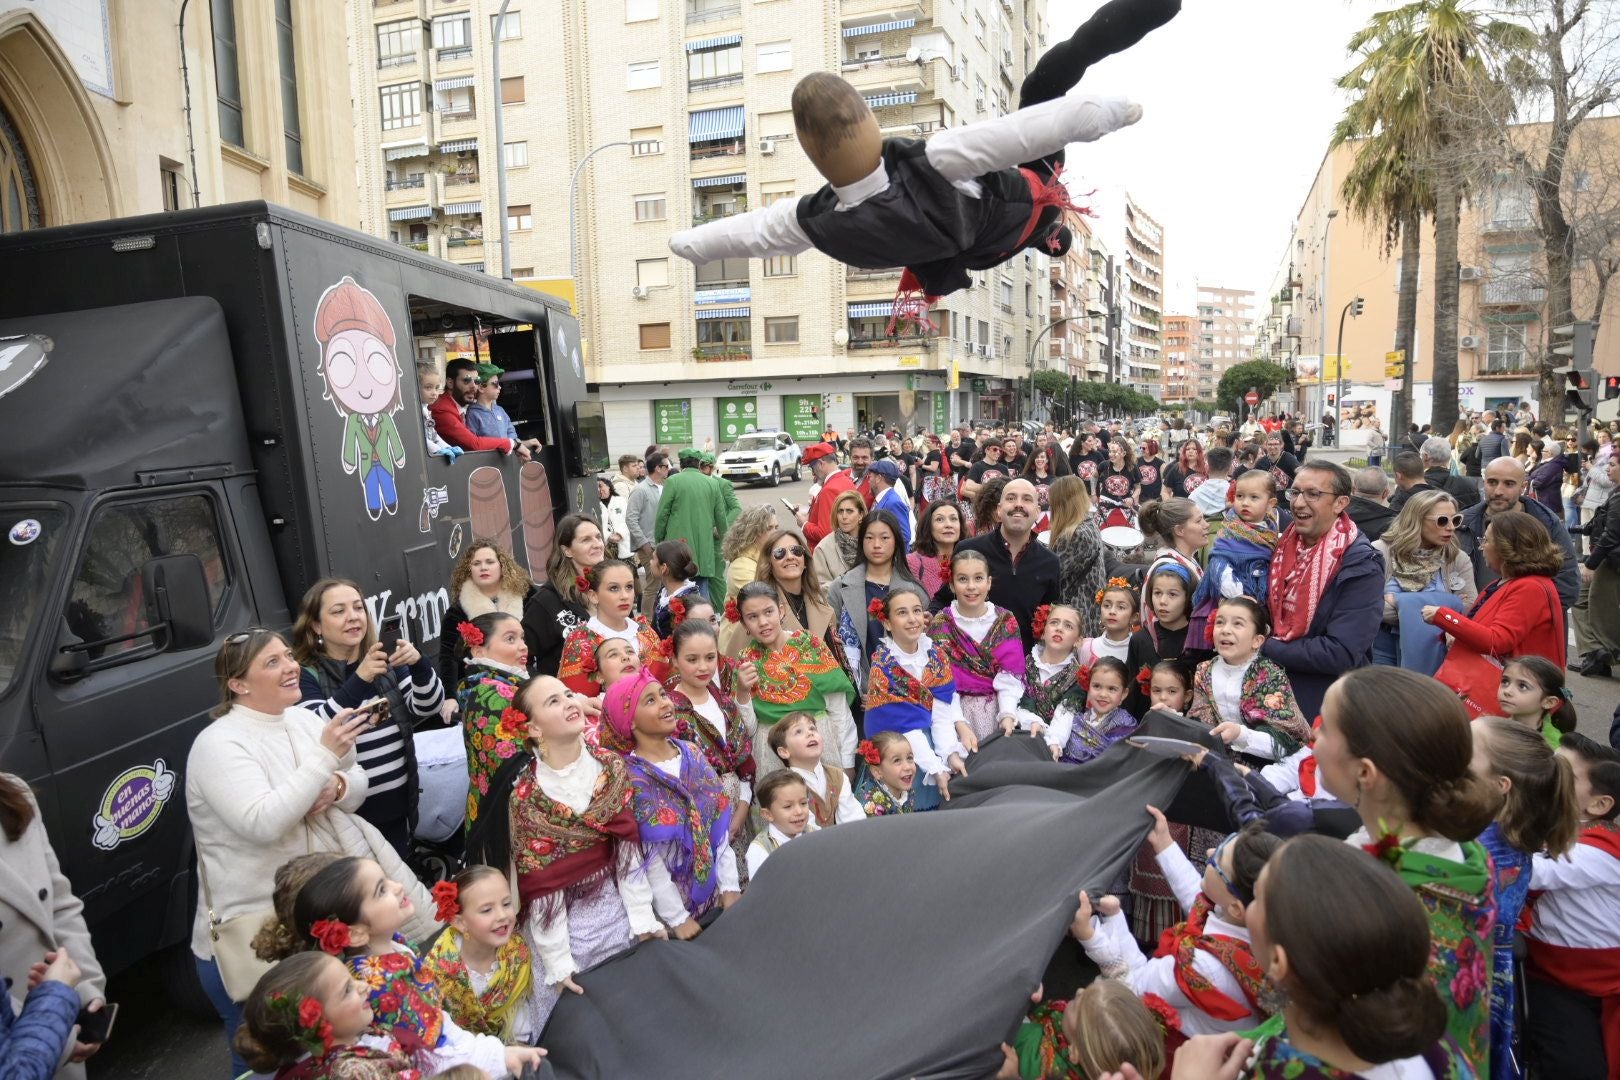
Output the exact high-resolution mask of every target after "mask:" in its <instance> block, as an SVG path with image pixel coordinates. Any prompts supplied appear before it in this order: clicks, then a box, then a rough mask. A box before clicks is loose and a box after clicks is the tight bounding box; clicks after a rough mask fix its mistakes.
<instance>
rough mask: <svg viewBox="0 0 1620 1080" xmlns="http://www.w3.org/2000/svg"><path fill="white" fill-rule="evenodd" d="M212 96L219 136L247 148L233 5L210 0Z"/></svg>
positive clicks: (234, 8) (230, 1) (234, 144)
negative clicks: (212, 69)
mask: <svg viewBox="0 0 1620 1080" xmlns="http://www.w3.org/2000/svg"><path fill="white" fill-rule="evenodd" d="M211 11H212V14H213V23H214V96H215V97H216V98H218V99H219V137H220V138H222V139H224V140H225V141H226V142H228V143H230V144H231V145H232V146H243V147H245V146H246V145H247V142H246V136H245V134H244V130H243V125H242V80H241V76H240V74H239V72H238V70H237V66H236V2H235V0H212V7H211Z"/></svg>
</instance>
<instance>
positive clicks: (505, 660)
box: [456, 611, 529, 832]
mask: <svg viewBox="0 0 1620 1080" xmlns="http://www.w3.org/2000/svg"><path fill="white" fill-rule="evenodd" d="M457 632H458V633H459V634H460V635H461V639H462V640H463V641H464V642H466V644H467V647H468V649H470V650H471V654H472V655H471V656H470V658H469V659H468V660H467V675H466V677H465V678H463V679H462V680H461V685H460V686H459V687H457V688H456V704H457V706H458V711H457V713H456V715H457V716H458V717H460V719H461V732H462V736H463V737H464V738H465V739H466V742H467V820H466V829H467V831H468V832H471V831H472V828H473V824H474V822H476V821H477V820H478V810H479V807H480V806H481V805H482V803H483V801H484V797H485V796H486V795H488V794H489V781H490V778H491V777H492V776H494V775H495V770H496V769H499V768H500V767H501V764H502V763H503V762H505V761H506V760H507V759H508V758H510V757H512V756H513V755H514V754H516V753H517V752H518V750H519V749H520V747H521V744H520V743H519V742H518V741H516V740H514V739H511V738H508V737H506V736H505V735H503V734H502V728H501V716H502V714H504V713H505V712H506V710H507V709H508V708H510V707H511V705H512V699H513V697H515V696H516V694H517V691H518V688H519V687H521V686H522V685H523V684H524V683H525V682H527V681H528V678H529V668H528V664H529V646H528V645H527V644H525V643H524V640H523V624H522V623H521V622H520V621H518V618H517V616H516V615H508V614H506V613H504V612H500V611H492V612H489V613H487V614H484V615H480V616H478V617H477V618H476V619H474V620H473V621H472V622H465V623H462V624H461V625H460V626H459V627H457Z"/></svg>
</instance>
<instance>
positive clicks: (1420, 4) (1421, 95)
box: [1340, 0, 1533, 431]
mask: <svg viewBox="0 0 1620 1080" xmlns="http://www.w3.org/2000/svg"><path fill="white" fill-rule="evenodd" d="M1532 42H1533V35H1531V34H1530V33H1529V32H1528V31H1527V30H1525V28H1524V27H1522V26H1520V25H1517V24H1515V23H1512V22H1508V21H1506V20H1503V19H1497V18H1493V17H1491V16H1490V15H1489V14H1487V13H1485V12H1484V11H1482V10H1480V0H1411V2H1409V3H1407V4H1404V5H1402V6H1401V7H1398V8H1395V9H1393V10H1390V11H1381V12H1378V13H1377V14H1375V15H1374V16H1373V17H1372V19H1371V20H1370V21H1369V22H1368V23H1367V25H1366V26H1365V27H1363V28H1362V29H1361V30H1360V31H1358V32H1357V33H1356V34H1355V35H1354V36H1353V37H1351V39H1350V49H1351V51H1352V52H1355V53H1359V54H1360V60H1359V61H1358V62H1357V63H1356V65H1355V66H1354V67H1353V68H1351V70H1350V71H1349V72H1347V73H1346V74H1345V76H1344V78H1343V79H1341V80H1340V85H1341V86H1349V87H1351V88H1353V89H1355V90H1357V91H1358V92H1359V94H1360V99H1359V100H1358V102H1357V103H1356V105H1357V106H1359V107H1360V108H1361V110H1362V111H1361V112H1360V113H1359V119H1360V121H1361V122H1363V123H1366V122H1369V121H1370V122H1371V124H1372V125H1374V133H1375V134H1387V135H1388V136H1389V139H1390V142H1389V144H1387V145H1386V146H1384V147H1383V152H1384V153H1385V154H1394V153H1396V152H1397V151H1398V152H1399V153H1400V154H1401V155H1403V156H1404V157H1405V158H1406V161H1407V162H1408V164H1407V165H1406V166H1405V168H1407V169H1410V170H1415V171H1416V172H1417V174H1418V175H1419V176H1421V177H1422V178H1423V182H1422V183H1420V185H1419V188H1420V190H1419V192H1418V194H1419V195H1421V194H1422V193H1421V188H1422V187H1426V188H1427V193H1428V197H1427V198H1417V197H1414V198H1413V199H1411V200H1409V201H1408V202H1407V203H1405V204H1397V205H1394V206H1392V205H1391V204H1389V203H1384V204H1383V209H1385V210H1388V209H1391V208H1394V209H1397V210H1399V211H1401V212H1404V213H1405V214H1406V217H1407V220H1406V222H1405V224H1411V214H1412V211H1413V209H1414V208H1418V207H1421V208H1422V209H1424V210H1427V212H1428V213H1429V214H1431V215H1432V216H1433V218H1434V247H1435V259H1434V265H1435V282H1434V335H1433V336H1434V345H1433V349H1434V412H1433V415H1432V417H1431V418H1430V423H1431V424H1432V425H1433V428H1434V430H1436V431H1447V430H1450V428H1451V427H1452V425H1453V424H1455V423H1456V419H1457V405H1458V402H1457V299H1458V296H1457V294H1458V289H1459V283H1458V277H1457V274H1458V270H1459V268H1460V262H1459V259H1458V225H1459V211H1460V207H1461V204H1462V199H1463V196H1464V195H1465V193H1466V192H1465V183H1464V170H1463V167H1462V163H1461V161H1460V158H1459V152H1460V150H1461V149H1462V146H1463V144H1464V143H1466V142H1467V140H1468V139H1469V138H1470V136H1471V133H1472V127H1471V125H1470V124H1468V123H1466V122H1465V121H1464V120H1463V117H1465V116H1467V115H1469V114H1470V113H1471V112H1477V110H1478V109H1479V107H1480V103H1481V102H1487V101H1488V102H1500V101H1503V100H1505V98H1504V96H1503V95H1501V94H1500V93H1499V92H1498V86H1497V79H1498V76H1497V73H1498V71H1499V70H1500V69H1501V66H1502V64H1503V63H1504V61H1505V59H1506V58H1507V57H1509V56H1511V55H1513V54H1514V53H1515V52H1517V51H1519V50H1522V49H1525V48H1528V47H1529V45H1530V44H1531V43H1532ZM1390 168H1391V169H1396V168H1398V166H1397V165H1395V164H1393V163H1391V165H1390ZM1375 205H1377V204H1375ZM1404 231H1405V230H1404V229H1403V232H1404ZM1412 231H1413V233H1414V234H1415V232H1416V229H1413V230H1412ZM1402 243H1403V248H1402V279H1403V280H1402V286H1403V287H1404V286H1405V285H1406V280H1405V275H1406V270H1407V266H1406V255H1407V250H1406V248H1405V246H1404V245H1405V241H1404V240H1403V241H1402ZM1415 251H1416V242H1415V240H1414V243H1413V253H1414V254H1415ZM1414 277H1415V271H1414ZM1404 299H1405V298H1404V296H1403V301H1404ZM1411 303H1412V304H1413V308H1412V311H1413V321H1414V322H1415V321H1416V307H1415V305H1416V295H1415V290H1414V294H1413V297H1412V300H1411ZM1407 359H1408V362H1409V365H1408V366H1409V368H1410V362H1411V361H1412V360H1413V359H1414V357H1413V356H1412V353H1411V352H1410V350H1409V351H1408V352H1407Z"/></svg>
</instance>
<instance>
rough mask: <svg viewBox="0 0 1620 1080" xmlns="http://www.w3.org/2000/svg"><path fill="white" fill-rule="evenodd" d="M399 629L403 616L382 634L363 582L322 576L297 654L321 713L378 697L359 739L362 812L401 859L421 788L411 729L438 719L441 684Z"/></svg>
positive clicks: (306, 702)
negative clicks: (363, 793) (363, 780)
mask: <svg viewBox="0 0 1620 1080" xmlns="http://www.w3.org/2000/svg"><path fill="white" fill-rule="evenodd" d="M402 629H403V623H402V621H400V622H396V621H394V620H384V630H385V633H384V634H383V635H382V637H383V638H385V639H386V640H380V639H379V634H378V630H377V628H376V627H375V626H373V624H372V622H371V615H370V613H369V612H368V611H367V610H366V601H365V597H364V596H363V595H361V592H360V587H359V586H358V585H356V584H355V583H354V582H352V581H349V580H346V579H344V578H322V579H321V580H320V581H317V582H316V583H315V584H314V585H311V586H310V588H309V591H308V592H306V593H305V594H304V600H303V603H301V604H300V605H299V609H298V618H297V621H295V622H294V623H293V657H294V658H295V659H296V660H297V661H298V666H299V668H300V669H301V672H300V678H299V697H300V701H299V704H300V705H302V706H303V707H304V708H306V709H308V710H309V711H311V712H313V713H314V714H315V715H316V716H319V717H320V718H321V719H322V720H330V719H331V718H332V717H334V716H336V715H337V714H338V713H339V712H341V711H342V710H344V709H354V708H358V707H360V706H362V705H365V704H366V703H368V702H373V701H375V702H376V704H374V705H372V707H371V709H370V716H369V718H368V719H369V725H370V726H369V727H368V728H367V729H365V730H363V731H362V732H361V733H360V736H359V737H358V738H357V739H356V740H355V746H354V749H355V756H356V758H357V759H358V760H359V763H360V766H361V767H362V768H363V769H365V772H366V779H367V781H368V787H367V794H366V801H365V802H364V803H362V804H361V806H360V809H359V811H358V813H359V815H360V816H361V817H363V818H365V819H366V820H367V821H369V822H371V823H372V824H373V825H375V826H376V827H377V831H378V832H380V833H382V834H383V836H384V837H385V838H386V839H387V840H388V842H389V844H391V845H393V848H394V850H395V851H397V852H399V854H400V856H401V857H402V858H404V857H407V856H408V855H409V854H410V850H411V835H412V833H413V831H414V830H415V826H416V807H417V798H418V794H419V789H418V784H417V772H416V746H415V743H414V742H413V741H412V733H413V732H414V730H415V729H416V726H417V725H418V724H420V723H423V722H424V721H428V720H436V719H437V717H438V713H439V706H440V705H441V704H443V702H444V686H443V684H442V683H440V682H439V676H438V673H437V672H435V671H434V670H433V664H432V663H431V662H429V661H428V660H426V659H425V658H424V657H423V656H422V654H421V653H420V652H418V651H417V648H416V646H415V645H412V644H411V642H410V641H409V639H407V638H405V637H404V636H402V634H401V631H402Z"/></svg>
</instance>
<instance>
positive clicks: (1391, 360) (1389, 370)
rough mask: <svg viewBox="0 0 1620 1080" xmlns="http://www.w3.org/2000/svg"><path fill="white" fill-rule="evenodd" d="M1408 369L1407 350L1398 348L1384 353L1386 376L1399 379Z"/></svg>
mask: <svg viewBox="0 0 1620 1080" xmlns="http://www.w3.org/2000/svg"><path fill="white" fill-rule="evenodd" d="M1405 370H1406V350H1405V349H1396V350H1395V351H1394V352H1387V353H1385V354H1384V378H1386V379H1399V378H1400V377H1401V376H1402V375H1403V374H1404V373H1405Z"/></svg>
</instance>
